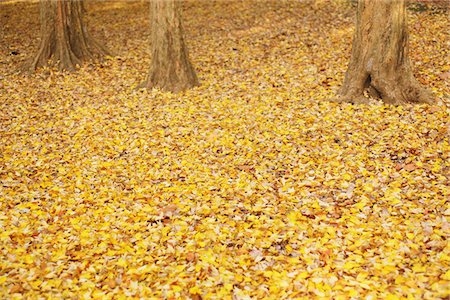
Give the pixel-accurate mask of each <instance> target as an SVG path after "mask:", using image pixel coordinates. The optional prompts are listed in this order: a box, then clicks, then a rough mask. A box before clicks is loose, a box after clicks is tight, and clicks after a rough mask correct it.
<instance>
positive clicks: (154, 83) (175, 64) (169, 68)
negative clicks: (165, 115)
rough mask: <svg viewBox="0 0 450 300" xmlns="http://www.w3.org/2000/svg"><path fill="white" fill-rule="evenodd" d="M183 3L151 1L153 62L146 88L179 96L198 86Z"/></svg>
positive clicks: (145, 83) (144, 84)
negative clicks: (186, 33)
mask: <svg viewBox="0 0 450 300" xmlns="http://www.w3.org/2000/svg"><path fill="white" fill-rule="evenodd" d="M180 9H181V7H180V1H178V0H152V1H151V6H150V20H151V31H152V33H151V41H150V43H151V53H152V62H151V65H150V72H149V75H148V77H147V80H146V81H145V82H144V83H143V84H142V85H141V87H144V88H149V89H150V88H153V87H158V88H161V89H162V90H165V91H170V92H175V93H176V92H180V91H183V90H186V89H189V88H191V87H194V86H196V85H198V84H199V82H198V79H197V75H196V74H195V70H194V68H193V67H192V64H191V62H190V61H189V56H188V51H187V47H186V45H185V42H184V37H183V26H182V20H181V11H180Z"/></svg>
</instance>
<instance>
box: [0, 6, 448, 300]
mask: <svg viewBox="0 0 450 300" xmlns="http://www.w3.org/2000/svg"><path fill="white" fill-rule="evenodd" d="M87 11H88V17H87V19H88V24H89V28H90V29H91V31H92V33H93V35H94V36H95V37H96V38H97V39H98V40H102V41H105V42H106V45H107V46H108V48H110V49H111V50H112V51H113V52H114V53H115V55H114V56H111V57H108V58H106V59H105V60H104V61H103V62H98V63H90V64H86V65H83V66H82V67H81V68H80V69H79V70H78V71H77V72H75V73H60V72H56V71H54V70H49V69H43V70H39V71H38V72H36V73H35V74H31V75H30V74H27V73H24V72H20V70H21V69H22V66H23V64H24V63H26V62H27V61H28V60H29V59H30V58H31V57H32V55H33V53H35V52H36V50H37V46H38V44H39V40H38V35H39V11H38V4H37V3H36V2H19V3H14V2H5V3H2V4H0V18H1V19H0V20H1V24H2V25H1V27H2V28H1V30H2V36H0V38H1V39H2V40H1V42H0V51H1V54H0V58H1V59H0V180H1V185H0V208H1V210H0V298H3V299H6V298H17V299H19V298H21V297H27V298H30V299H37V298H39V297H44V298H64V299H70V298H72V299H80V298H83V299H84V298H86V299H89V298H99V299H109V298H114V299H124V298H132V297H136V298H137V297H142V298H152V297H154V298H163V299H177V298H181V299H185V298H192V299H231V298H233V299H257V298H258V299H259V298H267V299H296V298H299V299H301V298H304V299H312V298H323V299H331V298H333V299H349V298H353V299H419V298H420V299H439V298H442V299H443V298H445V297H448V296H449V283H450V271H449V264H450V246H449V243H448V238H449V233H450V225H449V219H448V218H449V216H450V206H449V202H448V199H449V197H450V189H449V180H450V178H449V173H450V157H449V152H450V146H449V135H448V133H449V127H450V117H449V102H450V101H449V95H450V87H449V85H448V80H449V65H448V62H449V49H450V48H449V35H448V28H450V26H449V19H448V17H447V15H446V14H445V13H442V12H436V11H428V10H426V11H416V10H411V11H409V15H410V18H409V24H410V32H411V54H410V57H411V61H412V63H413V68H414V70H415V75H416V77H417V78H418V80H419V81H420V82H421V83H423V84H424V85H426V86H428V87H429V88H430V89H431V90H432V91H433V93H434V95H435V96H436V97H437V99H438V102H437V105H435V106H427V105H417V106H399V107H395V106H386V105H381V104H379V103H376V102H374V103H373V105H370V106H354V105H350V104H336V103H332V102H328V101H326V100H327V99H330V98H333V97H334V95H335V92H336V91H337V89H338V87H339V85H340V84H341V83H342V81H343V76H344V72H345V69H346V65H347V62H348V61H349V56H350V52H351V41H352V32H353V29H354V25H353V24H354V17H355V9H354V8H353V7H352V6H351V5H349V4H348V1H344V2H338V1H336V2H332V3H330V2H329V1H316V2H315V3H311V2H301V1H270V2H267V1H190V2H187V4H186V7H185V11H184V16H185V29H186V40H187V42H188V45H189V49H190V56H191V59H192V62H193V65H194V66H195V68H196V70H197V74H198V76H199V78H200V81H201V86H199V87H197V88H194V89H192V90H190V91H188V92H186V93H183V94H179V95H173V94H170V93H162V92H160V91H157V90H153V91H144V90H138V91H136V90H135V87H136V86H137V85H138V84H139V83H141V82H142V81H143V80H144V79H145V76H146V72H147V70H148V67H149V63H150V55H149V47H148V38H149V33H150V28H149V20H148V3H146V2H145V1H136V2H130V1H128V2H112V1H106V2H103V1H101V2H95V3H89V4H88V5H87ZM446 80H447V82H445V81H446Z"/></svg>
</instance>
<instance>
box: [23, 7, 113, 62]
mask: <svg viewBox="0 0 450 300" xmlns="http://www.w3.org/2000/svg"><path fill="white" fill-rule="evenodd" d="M83 13H84V5H83V1H81V0H80V1H77V0H41V1H40V14H41V44H40V46H39V51H38V53H37V55H36V57H35V58H34V61H33V63H32V66H31V68H32V69H33V70H35V69H36V68H38V67H43V66H47V65H49V64H51V63H50V61H49V60H50V59H52V60H53V63H56V64H57V65H58V67H59V69H60V70H74V69H75V66H76V65H80V64H81V63H82V62H84V61H86V60H90V59H95V58H99V57H100V56H102V55H105V54H108V51H107V50H106V49H105V48H104V47H103V46H102V45H100V44H98V43H97V42H96V41H95V40H93V39H92V38H91V36H90V35H89V34H88V32H87V29H86V26H85V25H84V23H83V18H82V17H83Z"/></svg>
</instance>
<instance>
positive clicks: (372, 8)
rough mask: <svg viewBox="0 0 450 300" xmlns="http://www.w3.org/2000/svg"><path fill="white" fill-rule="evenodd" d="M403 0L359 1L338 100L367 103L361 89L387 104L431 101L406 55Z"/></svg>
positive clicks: (406, 32) (406, 37)
mask: <svg viewBox="0 0 450 300" xmlns="http://www.w3.org/2000/svg"><path fill="white" fill-rule="evenodd" d="M408 51H409V47H408V31H407V22H406V7H405V1H404V0H392V1H381V0H380V1H378V0H359V1H358V11H357V20H356V32H355V35H354V38H353V49H352V56H351V60H350V64H349V66H348V69H347V73H346V75H345V80H344V84H343V86H342V88H341V90H340V91H339V95H338V101H340V102H351V103H368V99H367V98H366V97H364V91H366V90H367V91H368V92H369V95H370V96H371V97H374V98H378V99H382V100H383V102H385V103H388V104H394V105H398V104H405V103H432V102H434V99H433V97H432V95H431V93H430V92H428V91H427V90H426V89H424V88H423V87H422V86H421V85H420V84H419V83H418V82H417V81H416V79H415V78H414V76H413V73H412V70H411V66H410V62H409V58H408Z"/></svg>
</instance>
